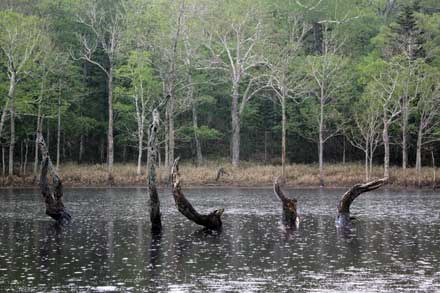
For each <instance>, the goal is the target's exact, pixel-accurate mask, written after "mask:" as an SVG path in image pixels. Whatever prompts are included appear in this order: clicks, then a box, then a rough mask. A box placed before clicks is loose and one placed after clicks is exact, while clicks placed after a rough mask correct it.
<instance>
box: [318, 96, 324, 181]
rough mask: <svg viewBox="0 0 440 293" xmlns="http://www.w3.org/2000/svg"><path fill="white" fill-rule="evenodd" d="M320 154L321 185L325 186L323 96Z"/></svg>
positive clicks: (320, 121)
mask: <svg viewBox="0 0 440 293" xmlns="http://www.w3.org/2000/svg"><path fill="white" fill-rule="evenodd" d="M318 156H319V185H320V186H321V187H323V186H324V101H323V98H322V97H321V100H320V115H319V142H318Z"/></svg>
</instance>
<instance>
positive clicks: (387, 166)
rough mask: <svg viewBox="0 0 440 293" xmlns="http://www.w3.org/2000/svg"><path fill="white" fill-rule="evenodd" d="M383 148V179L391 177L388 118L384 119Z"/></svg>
mask: <svg viewBox="0 0 440 293" xmlns="http://www.w3.org/2000/svg"><path fill="white" fill-rule="evenodd" d="M382 139H383V147H384V158H383V177H385V178H389V177H390V138H389V136H388V120H387V118H386V116H385V117H384V119H383V132H382Z"/></svg>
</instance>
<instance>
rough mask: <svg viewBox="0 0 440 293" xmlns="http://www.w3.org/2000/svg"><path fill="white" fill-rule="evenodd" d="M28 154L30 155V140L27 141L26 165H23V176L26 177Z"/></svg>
mask: <svg viewBox="0 0 440 293" xmlns="http://www.w3.org/2000/svg"><path fill="white" fill-rule="evenodd" d="M28 153H29V140H28V139H26V140H25V151H24V165H23V175H24V176H26V171H27V170H26V169H27V164H28Z"/></svg>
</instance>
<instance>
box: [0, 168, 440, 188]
mask: <svg viewBox="0 0 440 293" xmlns="http://www.w3.org/2000/svg"><path fill="white" fill-rule="evenodd" d="M220 167H223V168H224V169H225V171H226V172H227V173H228V175H224V176H222V177H221V178H220V180H219V181H215V178H216V176H217V171H218V169H219V168H220ZM324 170H325V183H326V186H327V187H345V186H350V185H353V184H355V183H359V182H363V181H364V180H365V177H364V167H363V165H361V164H345V165H343V164H327V165H325V168H324ZM142 171H143V174H142V175H141V176H137V175H136V166H135V165H134V164H116V165H115V167H114V183H115V185H116V186H146V182H147V174H146V173H145V168H144V169H143V170H142ZM180 172H181V174H182V178H183V180H184V181H183V183H184V184H185V185H187V186H190V185H192V186H194V185H196V186H210V185H221V186H249V187H252V186H270V185H271V184H272V180H273V177H274V176H279V175H280V173H281V167H280V166H272V165H260V164H256V163H246V162H245V163H243V164H242V165H241V166H240V167H239V168H233V167H232V165H230V164H229V163H222V164H220V163H215V162H209V163H207V164H206V165H205V166H202V167H195V166H194V165H192V164H189V163H182V164H181V166H180ZM406 173H407V175H406V176H404V172H403V170H402V169H401V168H391V169H390V174H391V178H390V179H391V180H390V183H391V185H392V186H396V187H399V186H405V185H407V186H417V175H416V171H415V169H414V168H411V169H407V171H406ZM286 174H287V176H286V177H287V185H288V186H294V187H295V186H298V187H314V186H319V177H318V174H319V170H318V166H317V165H299V164H294V165H289V166H287V167H286ZM382 174H383V171H382V167H380V166H377V167H375V168H374V170H373V177H381V176H382ZM60 175H61V178H62V180H63V184H64V186H107V168H106V166H105V165H76V164H65V165H62V166H61V168H60ZM168 176H169V173H168V171H167V170H165V168H163V167H160V168H159V169H158V180H159V183H160V184H161V185H164V184H165V183H166V181H167V178H168ZM432 178H433V169H432V168H428V167H427V168H424V169H423V170H422V186H425V187H432V185H433V180H432ZM0 181H1V183H2V185H3V186H8V185H9V186H10V185H13V186H32V185H35V180H34V176H32V175H28V176H14V177H13V178H12V180H11V178H1V180H0ZM405 181H406V182H405ZM439 183H440V180H439V179H437V185H439Z"/></svg>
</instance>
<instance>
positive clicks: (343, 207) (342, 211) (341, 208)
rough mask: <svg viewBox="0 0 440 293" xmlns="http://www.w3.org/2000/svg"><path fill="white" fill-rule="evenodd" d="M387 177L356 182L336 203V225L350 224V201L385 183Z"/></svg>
mask: <svg viewBox="0 0 440 293" xmlns="http://www.w3.org/2000/svg"><path fill="white" fill-rule="evenodd" d="M387 181H388V179H387V178H382V179H376V180H373V181H370V182H367V183H364V184H356V185H354V186H353V187H351V188H350V189H349V190H348V191H347V192H346V193H344V195H343V196H342V198H341V200H340V201H339V204H338V209H337V211H338V215H337V216H336V225H337V226H347V225H350V224H351V219H352V218H351V217H350V205H351V203H352V202H353V201H354V200H355V199H356V198H357V197H358V196H359V195H361V194H362V193H364V192H368V191H372V190H375V189H378V188H379V187H381V186H382V185H384V184H385V183H387Z"/></svg>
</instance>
